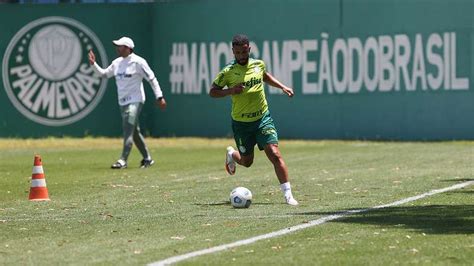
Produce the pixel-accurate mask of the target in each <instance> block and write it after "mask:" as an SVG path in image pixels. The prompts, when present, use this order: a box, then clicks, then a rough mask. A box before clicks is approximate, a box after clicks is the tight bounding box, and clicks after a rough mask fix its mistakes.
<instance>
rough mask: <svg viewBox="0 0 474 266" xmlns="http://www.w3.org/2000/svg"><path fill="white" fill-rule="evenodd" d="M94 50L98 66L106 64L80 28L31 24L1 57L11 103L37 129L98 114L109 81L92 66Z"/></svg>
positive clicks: (54, 21) (67, 22) (45, 21)
mask: <svg viewBox="0 0 474 266" xmlns="http://www.w3.org/2000/svg"><path fill="white" fill-rule="evenodd" d="M90 49H93V50H94V51H97V52H98V56H97V57H98V59H99V60H100V62H102V63H103V64H107V63H108V60H107V56H106V53H105V50H104V47H103V46H102V43H101V42H100V40H99V39H98V38H97V36H96V35H95V34H94V32H92V31H91V30H90V29H89V28H87V27H86V26H85V25H83V24H82V23H80V22H78V21H76V20H73V19H70V18H65V17H44V18H41V19H38V20H35V21H32V22H30V23H28V24H27V25H26V26H24V27H23V28H22V29H21V30H20V31H18V32H17V33H16V34H15V36H13V38H12V39H11V41H10V43H9V45H8V47H7V49H6V51H5V54H4V56H3V68H2V77H3V85H4V88H5V91H6V93H7V96H8V98H9V99H10V101H11V102H12V103H13V105H14V106H15V108H16V109H17V110H18V111H19V112H21V113H22V114H23V115H24V116H26V117H27V118H29V119H31V120H33V121H35V122H37V123H39V124H43V125H47V126H64V125H68V124H72V123H74V122H77V121H79V120H80V119H82V118H84V117H85V116H86V115H88V114H89V113H90V112H91V111H92V110H94V108H95V107H96V106H97V104H98V103H99V102H100V99H101V98H102V96H103V94H104V92H105V88H106V87H107V80H106V79H105V78H99V77H98V76H96V75H95V74H94V72H93V69H92V68H91V66H90V65H89V62H88V59H87V56H86V55H87V52H88V51H89V50H90ZM99 60H98V61H99Z"/></svg>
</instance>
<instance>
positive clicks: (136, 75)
mask: <svg viewBox="0 0 474 266" xmlns="http://www.w3.org/2000/svg"><path fill="white" fill-rule="evenodd" d="M93 69H94V72H95V73H97V74H98V75H99V76H101V77H107V78H111V77H112V76H115V83H116V84H117V92H118V103H119V105H121V106H123V105H127V104H130V103H137V102H141V103H144V102H145V91H144V90H143V82H142V80H143V79H146V80H147V81H148V82H149V83H150V85H151V87H152V89H153V92H154V93H155V97H156V99H158V98H159V97H163V92H162V91H161V88H160V85H159V84H158V80H157V79H156V77H155V74H154V73H153V71H152V70H151V69H150V66H148V63H147V62H146V60H145V59H143V58H142V57H140V56H138V55H136V54H134V53H132V54H130V55H129V56H127V57H125V58H123V57H119V58H117V59H115V60H114V61H112V63H111V64H110V66H109V67H107V68H106V69H103V68H101V67H100V66H99V65H98V64H97V62H96V63H94V67H93Z"/></svg>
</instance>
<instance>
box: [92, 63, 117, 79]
mask: <svg viewBox="0 0 474 266" xmlns="http://www.w3.org/2000/svg"><path fill="white" fill-rule="evenodd" d="M114 66H115V65H114V62H112V64H110V66H108V67H107V68H106V69H103V68H101V67H100V66H99V65H98V64H97V62H94V64H93V65H92V69H93V70H94V72H95V73H96V74H97V75H99V76H101V77H107V78H111V77H113V76H114Z"/></svg>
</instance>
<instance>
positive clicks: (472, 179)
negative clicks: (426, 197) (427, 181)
mask: <svg viewBox="0 0 474 266" xmlns="http://www.w3.org/2000/svg"><path fill="white" fill-rule="evenodd" d="M468 181H474V178H460V179H459V178H452V179H443V180H441V182H468Z"/></svg>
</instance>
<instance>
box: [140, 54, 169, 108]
mask: <svg viewBox="0 0 474 266" xmlns="http://www.w3.org/2000/svg"><path fill="white" fill-rule="evenodd" d="M139 66H140V68H141V74H142V76H143V78H144V79H146V81H148V83H150V86H151V88H152V89H153V93H154V94H155V98H156V99H158V98H160V97H163V91H162V90H161V87H160V84H159V83H158V80H157V79H156V76H155V73H153V70H151V68H150V66H149V65H148V62H147V61H146V60H142V61H141V62H139Z"/></svg>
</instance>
